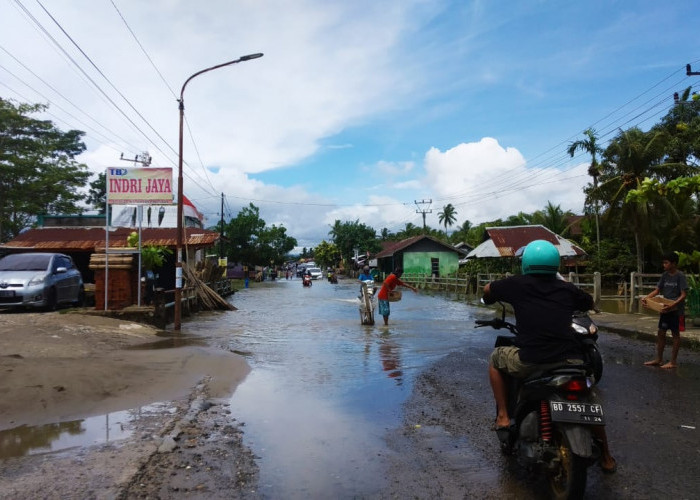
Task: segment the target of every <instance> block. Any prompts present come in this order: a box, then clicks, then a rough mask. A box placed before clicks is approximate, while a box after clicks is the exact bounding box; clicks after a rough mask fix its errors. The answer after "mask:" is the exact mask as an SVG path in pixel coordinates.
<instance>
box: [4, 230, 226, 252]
mask: <svg viewBox="0 0 700 500" xmlns="http://www.w3.org/2000/svg"><path fill="white" fill-rule="evenodd" d="M133 231H134V229H131V228H128V227H118V228H110V231H109V246H110V248H112V247H117V248H118V247H126V246H127V243H126V238H127V237H128V236H129V234H131V233H132V232H133ZM141 238H142V244H143V245H159V246H166V247H173V248H174V247H176V246H177V229H176V228H143V229H142V230H141ZM218 239H219V233H217V232H215V231H209V230H207V229H199V228H193V227H187V228H185V238H184V242H183V243H184V244H186V245H189V246H193V247H207V246H212V245H214V244H215V243H216V241H218ZM104 247H105V229H104V228H103V227H41V228H36V229H29V230H28V231H25V232H23V233H22V234H20V235H19V236H17V237H16V238H15V239H13V240H11V241H8V242H7V243H5V244H3V245H0V248H5V249H12V250H19V249H34V250H46V251H49V250H53V251H63V252H70V251H73V252H91V251H94V250H95V248H102V249H103V248H104Z"/></svg>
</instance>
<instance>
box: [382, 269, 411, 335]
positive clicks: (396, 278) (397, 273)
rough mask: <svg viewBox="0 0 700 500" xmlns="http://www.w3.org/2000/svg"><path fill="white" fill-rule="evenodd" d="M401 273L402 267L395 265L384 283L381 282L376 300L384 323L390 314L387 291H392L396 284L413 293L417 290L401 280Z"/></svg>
mask: <svg viewBox="0 0 700 500" xmlns="http://www.w3.org/2000/svg"><path fill="white" fill-rule="evenodd" d="M402 274H403V269H401V268H400V267H397V268H396V269H394V272H393V273H391V274H390V275H389V276H387V277H386V279H385V280H384V283H383V284H382V288H381V290H379V293H378V294H377V301H378V304H379V314H381V315H382V317H383V318H384V325H385V326H386V325H388V324H389V315H390V314H391V307H390V306H389V292H393V291H394V289H395V288H396V287H397V286H403V287H406V288H408V289H410V290H413V292H414V293H417V292H418V289H417V288H416V287H414V286H411V285H409V284H408V283H404V282H403V281H401V279H400V278H401V275H402Z"/></svg>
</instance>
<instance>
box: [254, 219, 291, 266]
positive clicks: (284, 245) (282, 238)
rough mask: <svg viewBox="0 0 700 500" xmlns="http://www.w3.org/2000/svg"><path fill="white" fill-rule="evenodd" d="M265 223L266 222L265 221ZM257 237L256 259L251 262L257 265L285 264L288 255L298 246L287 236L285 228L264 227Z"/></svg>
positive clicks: (255, 246)
mask: <svg viewBox="0 0 700 500" xmlns="http://www.w3.org/2000/svg"><path fill="white" fill-rule="evenodd" d="M263 222H264V221H263ZM254 236H255V245H254V248H255V257H254V259H253V260H250V261H249V262H250V263H251V264H257V265H267V264H275V265H280V264H282V263H284V261H285V260H286V259H285V258H286V257H287V254H288V253H289V252H290V251H291V250H292V249H293V248H294V247H295V246H296V245H297V240H296V239H295V238H292V237H291V236H288V235H287V228H285V227H284V226H276V225H274V224H273V225H272V226H271V227H269V228H268V227H263V228H262V229H261V230H260V231H259V232H258V233H257V234H256V235H254Z"/></svg>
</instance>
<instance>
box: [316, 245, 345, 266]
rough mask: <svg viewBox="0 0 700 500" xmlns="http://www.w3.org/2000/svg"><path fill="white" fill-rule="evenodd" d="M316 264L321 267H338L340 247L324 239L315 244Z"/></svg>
mask: <svg viewBox="0 0 700 500" xmlns="http://www.w3.org/2000/svg"><path fill="white" fill-rule="evenodd" d="M315 258H316V264H318V265H319V266H321V267H322V268H323V267H338V264H339V263H340V249H339V248H338V247H337V246H335V244H334V243H329V242H327V241H326V240H323V241H321V243H319V244H318V245H317V246H316V255H315Z"/></svg>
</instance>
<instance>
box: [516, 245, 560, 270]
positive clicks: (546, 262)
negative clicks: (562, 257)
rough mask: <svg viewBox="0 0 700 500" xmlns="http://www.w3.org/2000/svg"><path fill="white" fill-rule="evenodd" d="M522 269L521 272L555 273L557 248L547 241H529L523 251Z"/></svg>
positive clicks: (557, 258) (557, 267)
mask: <svg viewBox="0 0 700 500" xmlns="http://www.w3.org/2000/svg"><path fill="white" fill-rule="evenodd" d="M522 269H523V274H556V273H557V271H558V270H559V250H557V248H556V247H555V246H554V245H552V244H551V243H550V242H549V241H545V240H535V241H531V242H530V243H528V245H527V246H526V247H525V250H524V251H523V263H522Z"/></svg>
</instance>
